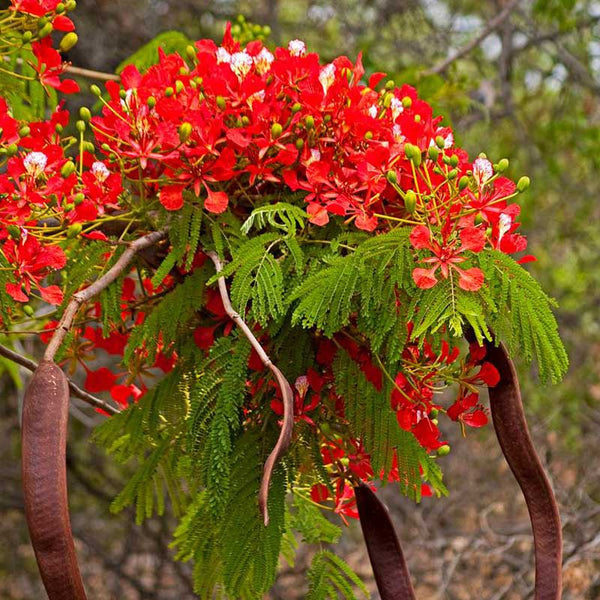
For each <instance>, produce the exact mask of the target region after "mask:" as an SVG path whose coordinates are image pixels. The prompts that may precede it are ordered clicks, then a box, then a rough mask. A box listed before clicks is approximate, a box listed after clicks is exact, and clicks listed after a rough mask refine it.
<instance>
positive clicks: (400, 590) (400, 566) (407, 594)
mask: <svg viewBox="0 0 600 600" xmlns="http://www.w3.org/2000/svg"><path fill="white" fill-rule="evenodd" d="M354 494H355V495H356V505H357V507H358V515H359V517H360V526H361V529H362V531H363V535H364V537H365V543H366V544H367V551H368V553H369V559H370V560H371V565H372V567H373V575H375V581H376V582H377V589H378V590H379V595H380V597H381V600H415V592H414V590H413V587H412V584H411V582H410V575H409V573H408V567H407V566H406V562H405V560H404V554H403V553H402V548H401V547H400V542H399V541H398V537H397V536H396V532H395V531H394V526H393V525H392V521H391V519H390V515H389V513H388V510H387V508H386V507H385V505H384V504H383V503H382V502H381V500H379V498H378V497H377V496H376V494H375V493H374V492H373V490H371V488H370V487H369V486H368V485H366V484H364V483H361V484H360V485H358V486H357V487H355V488H354Z"/></svg>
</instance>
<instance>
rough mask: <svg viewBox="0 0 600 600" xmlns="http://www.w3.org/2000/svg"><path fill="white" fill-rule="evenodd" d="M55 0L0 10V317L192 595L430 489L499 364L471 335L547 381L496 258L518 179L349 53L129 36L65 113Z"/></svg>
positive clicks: (531, 329)
mask: <svg viewBox="0 0 600 600" xmlns="http://www.w3.org/2000/svg"><path fill="white" fill-rule="evenodd" d="M74 5H75V2H73V1H72V0H70V1H69V2H66V3H58V2H56V1H54V0H45V1H43V2H42V1H41V0H40V1H33V0H32V1H28V0H27V1H26V0H23V1H17V0H13V1H12V2H11V6H10V8H9V9H8V10H7V11H4V12H3V13H1V14H0V18H1V19H2V20H3V21H2V22H3V23H6V24H7V25H6V32H7V33H6V36H5V37H3V38H2V41H1V43H2V44H6V45H7V47H6V48H4V47H2V50H1V52H2V54H3V55H6V57H8V60H7V64H6V70H8V71H9V72H12V73H14V74H15V77H16V79H15V81H17V84H18V85H20V86H22V87H20V88H18V90H17V91H18V94H17V95H19V94H20V97H21V98H26V99H27V100H26V101H25V100H23V99H20V100H19V99H18V98H17V97H16V96H15V94H14V93H12V94H11V93H9V92H8V91H6V92H5V96H6V98H0V164H1V165H2V169H1V172H0V311H1V319H2V323H3V326H4V328H7V329H9V330H10V329H11V328H12V327H13V326H14V327H15V329H18V330H23V329H24V328H26V329H28V330H30V331H32V332H33V331H36V332H38V333H39V336H40V339H41V341H42V342H43V343H44V344H47V348H46V354H45V359H46V360H49V361H56V362H57V363H58V364H60V365H62V366H63V367H64V368H65V369H66V370H67V372H68V373H69V376H70V377H71V378H74V379H79V380H80V381H82V382H83V388H84V390H81V389H80V388H77V390H79V392H78V393H79V395H80V396H81V397H83V398H84V399H86V400H88V401H90V402H91V403H92V404H94V405H95V406H96V407H97V410H99V411H101V412H102V413H103V414H106V415H107V419H106V422H105V423H104V424H103V425H101V426H100V427H99V428H98V430H97V432H96V435H95V438H96V440H97V441H98V442H99V443H100V444H101V445H103V446H105V447H106V448H107V449H108V450H109V451H110V452H112V453H114V454H115V456H116V458H117V459H119V460H122V461H129V460H137V461H138V464H139V468H138V470H137V471H136V474H135V475H134V477H133V478H132V479H131V481H130V482H129V483H128V485H127V486H126V488H125V489H124V490H123V492H122V493H121V494H120V495H119V496H118V497H117V498H116V499H115V501H114V504H113V506H114V508H115V510H120V509H122V508H123V507H125V506H126V505H128V504H131V503H135V505H136V508H137V519H138V521H139V522H141V521H142V520H143V519H144V518H145V517H148V516H150V515H152V514H153V513H154V512H158V513H159V514H161V513H162V511H163V510H164V509H165V496H168V498H169V499H170V504H171V506H172V509H173V510H174V511H175V513H176V514H178V515H179V516H180V517H181V521H180V525H179V527H178V529H177V530H176V531H175V534H174V536H175V538H174V544H175V546H176V548H177V549H178V553H179V554H178V557H179V558H180V559H194V560H195V561H196V565H197V568H196V571H195V572H196V591H197V592H198V594H199V596H200V597H202V598H210V597H212V592H213V589H214V588H219V587H221V586H224V588H225V590H226V593H227V594H228V596H229V597H232V598H259V597H261V595H262V594H263V593H264V591H265V590H267V589H268V588H269V587H270V585H271V584H272V583H273V580H274V577H275V574H276V568H277V564H278V557H279V554H280V552H284V554H285V553H288V555H289V553H290V552H293V548H292V547H291V546H290V540H292V539H293V537H292V534H291V532H293V531H297V532H300V534H301V536H302V537H303V538H304V540H305V541H307V542H309V543H314V542H318V541H323V542H333V541H335V540H336V539H337V538H338V537H339V529H338V528H337V527H336V526H334V525H333V524H331V523H330V522H329V521H327V520H326V519H324V518H323V516H322V515H321V512H320V511H321V509H329V510H332V511H334V512H335V513H337V515H339V517H340V519H341V520H342V521H345V520H346V519H348V518H353V517H356V516H357V512H356V498H355V495H354V488H355V487H356V486H357V485H360V484H365V483H366V484H368V485H370V486H373V488H374V487H375V482H382V483H394V484H395V485H396V486H397V487H398V489H399V491H400V492H401V493H403V494H406V495H408V496H410V497H412V498H414V499H415V500H416V501H419V500H420V498H421V497H422V496H423V495H432V494H435V495H441V494H446V493H447V492H446V488H445V486H444V484H443V482H442V473H441V469H440V463H441V462H442V460H441V457H443V456H445V455H447V454H448V453H449V452H450V447H449V445H448V444H447V442H446V439H445V436H444V429H443V427H442V425H443V426H444V427H447V426H451V423H450V422H452V421H453V422H456V423H458V425H459V426H460V427H461V429H462V431H463V434H466V433H467V431H468V429H469V428H478V427H483V426H485V425H486V423H487V422H488V409H487V408H486V407H485V404H484V402H483V401H482V400H481V398H480V390H481V388H482V386H490V387H493V386H495V385H496V384H497V383H498V381H499V378H500V375H499V373H498V371H497V369H496V368H495V367H494V365H493V364H492V363H491V362H488V361H487V360H486V346H485V344H484V342H487V343H490V342H495V343H496V344H497V343H499V342H500V341H503V342H504V343H505V344H506V345H507V346H508V347H509V349H510V350H511V351H512V352H514V353H515V354H516V355H519V356H520V357H522V359H523V360H525V361H530V360H532V359H533V358H535V359H536V360H537V365H538V369H539V373H540V376H541V378H542V379H543V380H553V381H558V380H559V379H560V378H561V377H562V375H563V374H564V372H565V371H566V368H567V358H566V354H565V351H564V349H563V346H562V344H561V341H560V339H559V337H558V334H557V328H556V322H555V320H554V317H553V315H552V313H551V310H550V306H551V304H552V301H551V300H550V299H549V298H548V297H547V296H546V295H545V294H544V292H543V291H542V290H541V289H540V287H539V286H538V284H537V283H536V282H535V280H534V279H533V278H532V277H531V276H530V275H529V274H528V273H527V272H526V271H525V270H524V269H523V268H522V267H521V264H522V263H524V262H527V261H529V260H534V259H533V257H532V256H530V255H526V254H524V252H525V250H526V245H527V243H526V240H525V238H524V237H523V236H522V235H521V234H520V233H519V232H518V228H519V212H520V206H519V204H517V203H516V202H515V199H516V198H517V197H518V196H519V195H520V194H522V193H523V192H525V190H526V189H527V188H528V186H529V179H528V178H527V177H521V178H520V179H519V180H518V181H517V182H516V183H515V182H514V181H513V180H512V179H510V178H508V177H507V176H506V175H505V173H506V172H507V169H508V167H509V163H508V160H507V159H501V160H498V161H497V162H495V163H494V162H492V161H490V160H489V159H488V158H487V157H486V156H485V155H484V154H480V155H479V156H478V157H476V158H475V159H474V160H472V159H471V158H469V156H468V155H467V153H466V152H465V151H464V150H462V149H461V148H459V147H458V146H457V145H456V144H455V139H454V135H453V132H452V129H451V128H450V127H448V126H447V125H445V124H444V123H443V119H442V117H440V116H435V115H434V113H433V110H432V108H431V106H429V105H428V104H427V103H426V102H424V101H423V100H420V99H419V96H418V94H417V91H416V90H415V89H414V88H412V87H410V86H408V85H396V84H395V83H394V82H393V81H389V80H387V79H386V76H385V74H383V73H368V74H367V73H365V69H364V68H363V65H362V62H361V57H360V55H359V56H358V57H357V58H356V60H354V61H352V60H350V59H349V58H347V57H339V58H337V59H335V60H334V61H333V62H331V63H329V64H323V63H322V62H321V60H320V58H319V56H318V55H317V54H314V53H311V52H310V51H309V50H308V49H307V48H306V47H305V44H304V43H303V42H302V41H300V40H293V41H291V42H289V44H288V46H287V47H281V48H272V47H269V46H267V45H266V44H265V43H264V41H263V40H262V39H259V38H260V37H262V36H259V38H256V37H254V38H253V39H250V40H249V41H247V43H245V44H244V45H242V44H241V43H240V41H239V40H236V39H234V37H232V35H231V32H230V28H229V27H228V28H227V29H226V31H225V36H224V38H223V41H222V43H221V44H220V45H219V44H216V43H215V42H213V41H212V40H200V41H197V42H196V43H194V44H190V45H189V46H188V47H187V49H186V50H185V52H183V53H166V52H165V51H164V50H163V49H162V48H161V47H160V46H158V47H156V46H153V47H152V49H153V62H154V64H153V65H152V66H150V67H149V68H142V66H143V64H144V61H140V60H133V61H132V62H130V63H129V64H127V66H125V67H124V68H123V69H122V71H121V72H120V77H115V78H114V79H115V80H110V79H112V78H110V77H108V79H109V81H107V83H106V85H105V87H103V88H101V87H99V86H97V85H92V86H91V91H92V93H93V94H94V95H95V97H96V98H97V102H96V105H95V106H94V107H91V108H87V107H83V108H81V109H80V113H79V119H78V120H75V119H72V118H71V117H70V115H69V113H68V111H67V110H66V109H65V107H64V103H63V102H62V101H61V102H58V101H57V96H56V92H59V93H66V94H69V93H76V92H78V91H79V85H78V84H77V83H76V82H75V81H74V80H72V79H69V78H68V76H69V75H68V71H69V69H70V68H71V67H70V66H69V65H68V64H67V63H64V62H63V61H62V58H61V55H60V52H59V50H60V51H66V50H68V49H69V47H70V46H71V45H72V44H73V43H75V41H76V35H75V33H74V32H73V24H72V22H71V20H70V19H69V18H68V17H67V16H66V15H67V13H68V11H70V10H72V9H73V8H74ZM4 31H5V29H4V25H3V32H4ZM52 31H60V32H63V34H62V35H63V37H62V40H61V42H60V45H59V48H58V49H56V48H55V47H54V46H53V38H52V37H51V35H50V34H51V33H52ZM9 67H10V68H9ZM23 86H25V87H27V89H25V87H23ZM28 93H29V95H27V94H28ZM36 97H37V98H41V100H40V99H38V100H36V99H35V98H36ZM48 305H50V306H51V307H53V308H52V309H51V310H49V306H48ZM466 332H469V333H470V335H471V340H472V341H471V343H470V344H466V345H465V344H464V342H462V338H463V336H464V334H465V333H466ZM72 392H73V388H72ZM442 392H443V393H442ZM97 395H101V396H103V398H104V399H102V398H98V397H97ZM286 451H287V452H286ZM265 463H266V465H265ZM263 465H265V466H264V468H263ZM263 469H264V470H263ZM286 495H291V498H292V501H291V502H287V503H286ZM257 499H258V503H257ZM259 508H260V511H259ZM260 512H262V516H261V514H260ZM266 523H268V525H266ZM282 540H283V542H282ZM282 544H283V545H282ZM317 572H323V573H326V572H327V573H329V575H324V577H325V579H327V577H329V578H331V579H332V580H336V579H335V578H338V579H339V581H343V582H345V585H346V586H348V583H347V582H346V578H349V580H350V581H352V582H354V583H357V582H358V580H357V579H356V576H355V575H354V574H353V573H352V572H351V571H350V570H349V568H348V567H347V565H345V564H343V563H341V562H340V560H339V559H336V557H335V556H334V555H331V554H330V553H320V554H318V555H317V558H316V559H315V563H314V564H313V568H312V571H311V573H312V577H313V578H312V579H311V581H312V584H311V594H313V595H312V596H311V598H319V597H328V596H327V595H326V590H325V591H323V590H324V589H325V588H322V589H321V588H319V585H322V582H321V583H319V581H320V580H319V581H318V577H317V575H316V573H317ZM336 581H337V580H336ZM339 581H338V583H339ZM323 585H324V584H323ZM348 597H350V596H348Z"/></svg>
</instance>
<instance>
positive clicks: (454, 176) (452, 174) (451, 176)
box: [447, 169, 458, 179]
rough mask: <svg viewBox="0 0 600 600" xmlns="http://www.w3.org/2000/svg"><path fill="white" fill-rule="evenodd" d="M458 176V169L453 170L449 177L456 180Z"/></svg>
mask: <svg viewBox="0 0 600 600" xmlns="http://www.w3.org/2000/svg"><path fill="white" fill-rule="evenodd" d="M457 176H458V169H452V171H450V172H449V173H448V175H447V177H448V179H456V177H457Z"/></svg>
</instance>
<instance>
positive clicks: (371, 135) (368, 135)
mask: <svg viewBox="0 0 600 600" xmlns="http://www.w3.org/2000/svg"><path fill="white" fill-rule="evenodd" d="M372 139H373V132H372V131H367V132H366V133H365V140H372Z"/></svg>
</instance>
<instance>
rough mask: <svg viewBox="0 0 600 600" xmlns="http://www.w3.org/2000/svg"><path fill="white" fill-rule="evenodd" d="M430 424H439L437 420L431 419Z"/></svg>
mask: <svg viewBox="0 0 600 600" xmlns="http://www.w3.org/2000/svg"><path fill="white" fill-rule="evenodd" d="M431 422H432V423H433V424H434V425H437V424H438V423H439V421H438V420H437V419H431Z"/></svg>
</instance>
